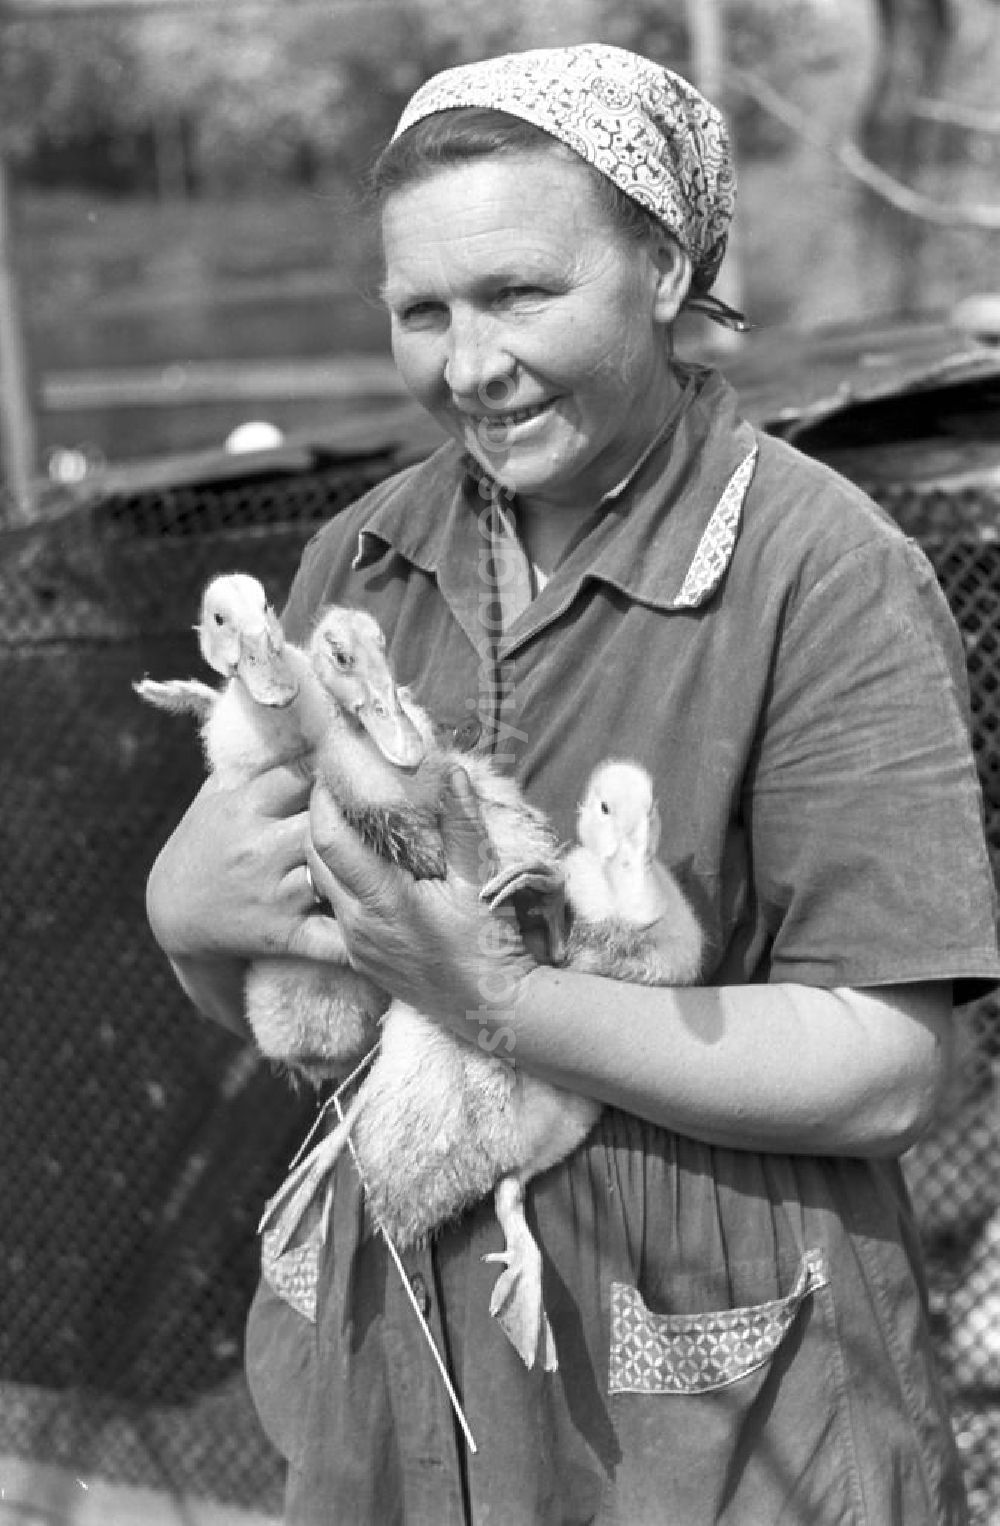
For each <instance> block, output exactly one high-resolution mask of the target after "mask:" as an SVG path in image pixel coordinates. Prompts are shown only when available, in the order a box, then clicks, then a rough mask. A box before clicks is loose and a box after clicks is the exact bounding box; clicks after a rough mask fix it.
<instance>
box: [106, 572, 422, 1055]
mask: <svg viewBox="0 0 1000 1526" xmlns="http://www.w3.org/2000/svg"><path fill="white" fill-rule="evenodd" d="M196 629H197V631H198V641H199V646H200V648H201V652H202V655H203V656H204V658H205V661H206V662H207V663H208V665H209V666H210V667H211V668H213V669H214V670H215V671H216V672H217V673H219V674H220V675H221V676H222V677H224V678H225V679H227V682H226V684H225V685H224V686H223V687H222V688H220V689H212V688H210V687H209V686H208V685H206V684H202V683H199V682H198V681H197V680H189V681H184V680H175V681H172V682H167V683H154V682H153V681H152V680H150V679H144V680H142V681H141V682H140V683H137V684H136V685H135V688H136V690H137V692H138V693H139V694H140V696H141V697H142V698H143V699H144V700H147V701H148V702H149V703H151V704H154V705H156V706H158V707H159V708H161V709H165V710H169V711H172V712H174V713H181V712H185V711H186V712H189V713H192V714H194V715H195V716H196V717H197V718H198V720H199V722H200V725H201V735H202V743H203V747H204V750H205V756H206V761H207V764H208V767H209V769H210V770H211V772H213V773H214V774H215V775H216V776H218V777H220V778H221V779H222V781H223V782H224V783H226V784H227V785H229V786H233V787H235V786H238V785H239V784H241V783H243V782H245V781H246V780H248V779H249V778H251V777H252V776H253V775H254V774H256V773H258V772H260V771H261V770H262V769H264V768H267V767H270V766H273V765H275V764H277V763H281V762H284V761H290V760H292V759H295V758H305V759H309V760H312V759H314V757H315V754H316V752H317V749H319V748H320V747H323V748H324V755H325V756H329V755H330V754H331V751H332V750H333V747H334V744H333V743H332V742H331V740H330V738H331V736H334V737H338V738H340V739H341V740H342V742H343V743H344V744H345V745H350V746H351V747H353V748H354V750H355V752H358V751H359V750H360V752H361V754H363V755H364V756H365V757H368V758H376V759H377V758H381V757H382V756H383V751H384V754H385V755H386V756H388V757H391V759H392V760H393V762H394V764H397V765H399V766H402V765H404V764H405V765H409V764H411V763H413V762H414V760H418V759H419V757H420V756H421V755H422V750H423V744H422V742H421V741H420V738H419V735H418V733H417V732H416V730H415V728H414V726H413V723H412V721H411V720H410V719H409V718H408V717H406V716H404V715H402V714H401V712H400V707H399V704H398V702H397V701H396V699H395V694H394V686H393V684H392V680H391V676H390V674H389V670H388V665H387V663H386V660H385V656H384V640H383V638H382V633H381V630H380V629H379V627H378V625H377V623H376V622H375V621H374V620H373V619H372V618H371V616H370V615H368V614H366V613H365V612H364V611H361V610H351V609H344V608H341V607H333V608H331V609H330V610H328V611H327V612H326V614H325V615H324V617H323V619H322V620H321V622H320V625H319V627H317V632H316V634H315V635H314V637H313V640H312V642H311V644H310V650H309V651H303V650H302V649H301V648H300V647H297V646H295V645H294V644H293V643H291V642H288V641H286V640H285V639H284V635H283V633H282V630H281V626H280V624H279V622H278V619H277V617H276V615H275V614H274V612H273V610H271V608H270V606H269V604H268V602H267V597H266V594H265V592H264V589H263V587H262V586H261V584H260V583H259V582H258V581H257V579H256V578H253V577H249V576H246V575H245V574H242V573H234V574H229V575H226V576H222V577H218V578H215V579H213V580H212V582H211V583H209V585H208V587H207V588H206V590H205V593H204V596H203V598H202V606H201V614H200V618H199V623H198V625H197V627H196ZM317 642H326V643H330V644H333V643H334V642H335V643H336V647H337V651H338V653H339V660H338V662H337V663H335V664H334V667H335V669H336V671H335V672H332V673H331V672H327V671H326V670H325V669H324V670H322V671H321V672H317V667H316V663H315V660H314V658H315V653H314V651H313V647H314V646H315V645H316V643H317ZM387 1005H388V997H387V996H386V994H385V993H384V992H383V991H381V990H379V988H378V987H377V986H376V985H375V984H374V983H373V982H372V981H370V980H368V979H367V978H366V977H365V976H362V975H359V974H358V973H357V972H356V971H354V970H352V969H351V968H350V965H349V963H348V960H347V950H346V947H344V948H343V962H342V965H341V966H339V967H337V966H334V967H330V966H329V965H327V964H319V963H316V962H314V961H310V960H306V959H298V958H289V959H278V958H275V959H264V960H258V961H255V962H254V963H253V964H252V965H251V966H250V969H249V970H248V972H247V978H246V988H245V1006H246V1014H247V1020H248V1022H249V1024H250V1027H251V1029H252V1031H253V1034H254V1037H255V1039H256V1041H257V1045H258V1047H259V1048H260V1050H261V1052H262V1053H263V1054H265V1055H267V1056H268V1057H269V1058H271V1059H275V1060H279V1061H281V1062H282V1063H283V1064H285V1065H287V1066H289V1067H290V1068H291V1069H292V1070H294V1071H295V1072H297V1073H301V1074H303V1075H305V1076H307V1077H308V1078H309V1079H311V1080H313V1081H321V1080H323V1079H326V1078H327V1076H330V1075H337V1074H342V1073H343V1072H344V1070H345V1069H349V1068H350V1065H351V1064H353V1063H354V1062H355V1061H356V1060H357V1058H358V1057H359V1056H360V1055H361V1054H363V1053H365V1052H366V1050H367V1049H368V1048H370V1047H371V1045H372V1044H373V1043H375V1042H376V1041H377V1037H378V1019H379V1018H380V1017H381V1016H382V1014H383V1013H384V1011H385V1010H386V1007H387Z"/></svg>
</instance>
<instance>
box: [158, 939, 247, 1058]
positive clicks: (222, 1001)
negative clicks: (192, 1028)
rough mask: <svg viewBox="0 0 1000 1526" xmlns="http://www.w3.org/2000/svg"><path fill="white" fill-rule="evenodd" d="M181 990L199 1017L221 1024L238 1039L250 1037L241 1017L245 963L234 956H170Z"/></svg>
mask: <svg viewBox="0 0 1000 1526" xmlns="http://www.w3.org/2000/svg"><path fill="white" fill-rule="evenodd" d="M170 967H171V969H172V970H173V972H174V975H175V976H176V978H177V982H178V984H179V985H180V987H181V990H182V991H183V992H184V994H185V995H186V996H187V997H188V999H189V1000H190V1001H192V1002H193V1003H194V1005H195V1006H196V1007H197V1008H198V1011H199V1012H200V1013H201V1014H202V1016H203V1017H208V1018H211V1020H212V1021H213V1022H215V1023H221V1025H222V1026H223V1027H224V1028H229V1029H231V1030H232V1032H233V1033H236V1034H238V1035H239V1037H240V1038H243V1039H250V1038H252V1037H253V1035H252V1034H251V1032H250V1027H249V1024H248V1023H247V1020H246V1017H245V1016H244V997H243V990H244V981H245V978H246V965H245V964H244V963H243V962H242V961H240V960H236V959H194V958H190V957H187V958H170Z"/></svg>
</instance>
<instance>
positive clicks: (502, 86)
mask: <svg viewBox="0 0 1000 1526" xmlns="http://www.w3.org/2000/svg"><path fill="white" fill-rule="evenodd" d="M460 106H480V107H486V108H488V109H492V110H494V111H504V112H507V113H508V114H509V115H510V116H515V117H521V118H522V119H523V120H524V121H526V122H532V123H534V125H535V126H536V127H540V128H542V129H543V131H545V132H547V133H550V134H551V135H552V137H554V138H558V139H559V140H560V142H562V143H565V144H566V145H567V146H568V147H569V148H571V149H572V150H573V152H574V153H576V154H579V156H580V158H581V159H583V160H585V161H586V163H587V164H591V165H593V166H594V168H595V169H597V170H600V172H601V174H603V175H606V176H607V178H608V179H609V180H611V181H612V182H613V183H614V184H615V185H616V186H618V188H619V190H622V191H624V192H625V193H626V195H628V196H630V197H631V198H632V200H633V201H636V202H638V203H639V205H640V206H642V207H645V208H646V209H647V211H649V212H651V213H652V214H653V216H654V217H655V218H656V219H657V220H658V221H659V222H660V223H662V224H663V226H664V228H666V230H667V231H668V233H670V234H672V235H673V237H674V238H675V239H676V240H677V242H678V243H679V244H680V246H681V248H682V249H683V250H684V251H685V252H686V253H687V254H688V255H689V256H690V258H691V263H692V266H693V276H692V282H691V285H692V291H693V292H694V293H696V294H698V293H701V294H703V293H706V292H707V291H708V290H709V288H710V286H711V285H712V282H713V281H714V280H715V277H716V275H717V274H718V270H719V266H720V264H721V263H722V256H723V255H724V253H725V250H726V237H727V233H728V228H729V222H730V219H731V218H732V215H733V207H734V204H735V200H736V174H735V170H734V167H733V160H732V155H731V153H730V148H729V136H728V133H727V132H726V127H725V123H724V122H723V120H722V117H721V116H720V114H719V112H718V111H717V110H716V109H715V107H714V106H713V105H711V103H710V102H709V101H706V100H705V98H704V96H702V95H699V93H698V91H697V90H695V89H694V87H693V86H692V85H689V84H688V82H687V80H684V79H681V77H680V76H679V75H677V74H673V73H671V71H670V70H669V69H664V68H663V67H662V66H661V65H660V64H654V63H652V62H651V61H650V60H649V59H647V58H641V57H640V56H639V55H638V54H637V53H629V52H626V50H625V49H624V48H613V47H609V46H605V45H604V44H603V43H582V44H580V45H579V46H577V47H571V48H537V49H534V50H532V51H530V52H526V53H507V54H504V55H503V56H502V57H499V58H486V59H483V60H481V61H480V62H479V63H472V64H460V65H459V66H458V67H457V68H454V69H446V70H444V71H443V73H441V74H436V75H434V76H433V78H432V79H429V80H428V81H427V83H426V84H424V85H421V87H420V89H419V90H418V91H417V92H416V94H415V95H414V96H413V98H412V100H411V101H410V103H409V105H408V106H407V107H406V109H405V110H404V112H403V115H402V116H401V117H400V119H399V125H398V126H397V128H396V131H395V134H394V138H398V137H399V136H400V134H401V133H404V132H405V131H406V130H407V128H408V127H412V126H413V125H414V123H416V122H419V121H421V120H422V118H424V117H427V116H431V115H432V114H433V113H434V112H438V111H448V110H451V109H453V108H455V107H460ZM711 300H712V302H713V303H714V299H711ZM699 305H701V304H699ZM705 305H706V306H708V304H707V303H706V304H705ZM719 306H720V307H721V304H719ZM714 316H719V314H717V313H716V314H714ZM733 316H734V317H738V315H733Z"/></svg>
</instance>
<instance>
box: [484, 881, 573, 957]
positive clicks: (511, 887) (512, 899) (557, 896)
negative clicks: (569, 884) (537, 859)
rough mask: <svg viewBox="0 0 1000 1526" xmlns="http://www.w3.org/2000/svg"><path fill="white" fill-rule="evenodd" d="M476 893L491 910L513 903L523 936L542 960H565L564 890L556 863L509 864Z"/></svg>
mask: <svg viewBox="0 0 1000 1526" xmlns="http://www.w3.org/2000/svg"><path fill="white" fill-rule="evenodd" d="M479 896H480V900H483V901H485V902H486V904H487V905H488V906H489V908H490V910H491V911H496V910H497V909H498V908H499V907H500V906H506V905H508V904H509V905H511V906H513V908H514V914H515V915H516V917H517V923H518V927H519V928H520V931H521V936H522V938H523V939H524V941H525V943H526V944H527V945H528V948H529V950H530V952H531V953H532V954H534V955H535V957H536V958H537V957H539V956H540V961H541V962H542V963H546V964H565V962H566V921H567V917H566V893H565V879H564V876H563V872H562V869H561V867H560V866H559V865H558V864H553V863H538V864H513V865H509V866H508V867H507V868H506V869H503V870H501V871H500V873H498V874H494V875H493V876H492V877H491V878H490V879H488V880H487V881H486V884H485V885H484V886H483V888H482V889H481V890H480V892H479ZM539 945H540V946H539Z"/></svg>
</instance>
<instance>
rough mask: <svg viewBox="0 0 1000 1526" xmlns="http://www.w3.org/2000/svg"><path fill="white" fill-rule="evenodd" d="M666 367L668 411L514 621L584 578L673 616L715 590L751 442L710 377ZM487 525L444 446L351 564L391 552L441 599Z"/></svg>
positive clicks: (373, 523) (482, 499)
mask: <svg viewBox="0 0 1000 1526" xmlns="http://www.w3.org/2000/svg"><path fill="white" fill-rule="evenodd" d="M675 369H676V371H677V373H678V375H679V377H680V379H681V381H682V384H683V397H682V401H681V405H680V407H679V410H678V411H677V412H676V414H675V413H674V411H673V410H671V417H670V419H669V420H668V421H667V422H666V423H665V426H664V429H663V430H662V431H661V432H659V433H658V434H657V437H656V439H655V440H654V441H653V442H652V443H651V445H650V447H649V449H648V451H647V452H645V453H644V455H643V456H642V457H641V458H640V460H639V461H638V462H637V463H636V465H635V466H634V467H633V468H632V470H631V472H630V473H629V475H628V476H627V477H626V478H625V479H624V480H623V481H622V482H621V483H619V484H617V485H616V487H615V488H614V489H613V490H612V492H611V493H610V494H608V495H606V496H605V498H604V500H602V503H601V505H600V506H599V507H598V510H597V511H595V514H594V516H593V519H592V522H591V524H590V526H589V528H588V529H587V530H586V533H583V534H581V537H580V539H579V540H578V541H577V543H576V544H575V545H574V546H573V548H572V549H571V550H570V551H569V552H568V553H567V555H566V556H565V557H564V559H563V561H562V562H561V563H560V565H559V567H558V568H557V569H556V571H555V572H554V573H553V575H552V577H551V579H550V580H549V582H548V583H547V584H546V586H545V588H544V589H543V590H542V591H541V592H540V594H539V596H538V598H537V599H536V600H535V601H534V602H533V604H532V605H531V606H530V609H529V610H528V611H526V612H525V615H524V616H523V617H522V622H520V623H524V622H529V621H530V622H531V623H532V624H533V623H534V619H533V617H534V615H535V613H536V612H538V613H541V612H542V607H543V606H546V607H547V606H548V604H549V603H550V602H551V601H553V600H556V599H557V600H558V602H559V605H560V607H565V603H566V598H565V593H566V591H567V585H569V584H572V585H574V589H575V587H578V586H579V585H580V584H581V583H582V582H584V581H586V580H589V579H598V580H600V581H603V582H606V583H608V584H610V585H611V586H612V587H615V588H617V589H620V590H621V592H622V593H623V594H625V595H626V596H628V597H629V598H631V599H633V600H636V601H637V602H640V603H644V604H648V605H651V606H654V607H658V608H661V609H677V610H681V609H692V608H696V607H697V606H698V605H700V604H703V603H704V602H705V601H706V600H707V599H708V598H710V597H711V595H712V593H713V592H714V591H715V589H716V588H717V587H718V586H719V584H720V582H721V581H722V578H723V576H724V574H725V571H726V568H727V567H728V565H729V562H730V560H731V558H732V554H733V550H734V548H735V545H736V539H737V536H738V533H739V525H740V518H741V513H742V508H743V503H744V500H745V498H746V493H747V490H748V488H749V485H750V482H751V480H752V477H753V470H754V466H755V463H756V455H757V443H756V437H755V435H754V432H753V430H752V429H751V427H750V425H749V424H747V423H746V422H745V421H744V420H742V419H741V418H740V417H739V415H738V412H737V403H736V395H735V393H734V392H733V390H732V388H731V387H730V386H729V384H728V383H727V382H726V381H725V380H724V379H723V377H722V376H720V375H719V373H718V372H716V371H712V370H708V369H705V368H702V367H693V366H691V367H689V366H682V365H680V364H676V363H675ZM671 424H672V426H673V427H669V426H670V425H671ZM470 463H471V468H472V469H470ZM456 476H457V478H458V486H457V487H456ZM489 515H490V484H489V479H484V477H483V475H482V470H481V468H480V467H479V465H478V463H475V462H471V458H468V457H466V456H464V454H463V452H462V450H461V448H460V447H459V446H458V445H456V444H454V443H451V442H449V443H447V444H445V445H443V446H441V447H440V449H439V450H437V451H435V453H434V454H433V455H432V456H430V457H429V458H428V459H427V460H426V461H424V462H422V463H421V464H420V465H419V466H417V467H415V468H413V469H412V470H411V471H409V472H407V473H405V475H404V477H403V478H401V479H399V481H398V483H396V484H392V485H389V490H388V492H387V493H386V494H385V495H384V496H381V497H380V499H379V501H378V504H377V506H376V507H375V508H374V509H373V511H372V513H371V516H370V517H369V519H368V520H367V522H366V523H365V525H364V526H363V528H362V529H361V531H360V533H359V536H358V551H357V555H356V556H355V559H354V562H353V566H354V567H355V569H361V568H365V567H369V566H371V565H372V563H374V562H375V561H377V560H378V559H379V558H380V557H381V556H383V555H384V554H385V552H386V551H387V550H389V549H391V550H393V551H395V552H397V553H398V554H399V555H401V556H403V557H405V558H406V559H407V560H408V561H410V562H411V563H412V564H413V565H414V566H416V567H419V568H421V569H422V570H423V571H425V572H427V573H430V574H432V575H434V576H436V577H437V578H438V580H439V582H440V583H441V585H442V589H443V591H446V590H445V584H448V585H450V586H451V588H452V589H456V590H457V589H458V588H459V587H460V586H461V585H462V584H463V583H468V582H470V581H474V579H473V578H470V568H472V569H474V568H475V567H476V566H477V565H478V557H479V554H480V552H481V551H482V550H483V549H484V546H485V545H486V544H487V542H486V540H485V539H484V534H485V532H486V527H487V526H488V524H489ZM560 590H562V593H560Z"/></svg>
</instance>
